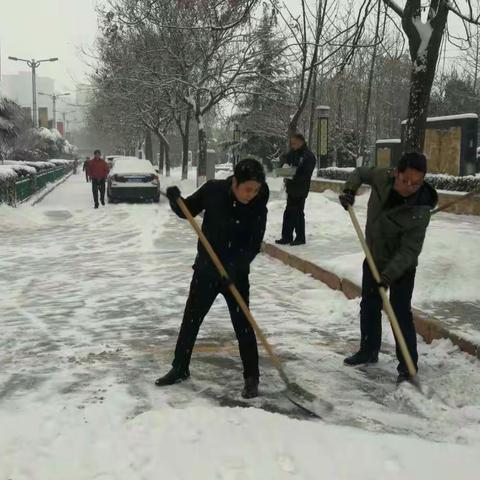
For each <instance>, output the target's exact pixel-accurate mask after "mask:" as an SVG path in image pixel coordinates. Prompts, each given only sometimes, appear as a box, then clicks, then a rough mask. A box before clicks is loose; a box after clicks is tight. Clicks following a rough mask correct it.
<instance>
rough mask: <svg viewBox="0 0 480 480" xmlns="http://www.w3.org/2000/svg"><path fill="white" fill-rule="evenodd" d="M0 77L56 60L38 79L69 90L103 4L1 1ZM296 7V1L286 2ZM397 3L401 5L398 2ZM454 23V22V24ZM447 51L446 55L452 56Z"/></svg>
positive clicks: (79, 77) (94, 0)
mask: <svg viewBox="0 0 480 480" xmlns="http://www.w3.org/2000/svg"><path fill="white" fill-rule="evenodd" d="M0 2H1V4H2V5H1V14H0V42H1V54H2V57H1V67H2V73H3V74H8V73H16V72H18V71H19V70H25V66H24V65H22V64H20V63H17V62H12V61H11V60H8V56H16V57H23V58H36V59H39V58H45V57H47V58H48V57H59V59H60V61H59V62H57V63H46V64H43V65H42V66H41V67H40V69H39V72H38V73H39V75H45V76H48V77H51V78H54V79H55V80H56V88H57V91H60V90H65V89H67V90H68V89H72V88H74V86H75V84H77V83H81V82H83V81H84V80H85V74H86V73H87V72H88V67H87V65H86V61H87V60H86V59H85V57H84V56H83V55H82V54H81V49H82V47H83V48H87V49H88V48H89V47H91V46H92V44H93V42H94V39H95V36H96V33H97V18H96V13H95V6H96V5H97V4H98V3H102V0H0ZM286 3H287V4H290V5H291V6H293V5H295V6H296V5H298V3H299V2H298V0H286ZM400 3H401V4H402V3H404V2H402V1H400ZM455 23H457V22H455ZM452 50H454V49H453V48H452V47H449V49H448V53H447V55H450V56H451V55H452V54H453V55H455V53H454V52H453V51H452Z"/></svg>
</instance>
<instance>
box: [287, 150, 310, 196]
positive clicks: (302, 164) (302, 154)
mask: <svg viewBox="0 0 480 480" xmlns="http://www.w3.org/2000/svg"><path fill="white" fill-rule="evenodd" d="M287 163H288V165H290V166H291V167H296V168H297V170H296V172H295V175H294V176H293V178H292V179H290V180H288V181H287V193H288V194H289V195H290V196H292V197H305V198H306V197H307V196H308V192H309V191H310V181H311V179H312V174H313V171H314V170H315V165H316V164H317V159H316V158H315V155H314V154H313V152H312V151H311V150H309V149H308V148H307V146H306V145H305V146H304V147H303V148H302V149H300V150H290V152H288V154H287Z"/></svg>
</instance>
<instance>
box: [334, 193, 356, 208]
mask: <svg viewBox="0 0 480 480" xmlns="http://www.w3.org/2000/svg"><path fill="white" fill-rule="evenodd" d="M338 199H339V200H340V203H341V204H342V207H343V208H344V209H345V210H348V207H353V204H354V203H355V192H354V191H352V190H345V191H344V192H343V193H342V194H341V195H340V196H339V197H338Z"/></svg>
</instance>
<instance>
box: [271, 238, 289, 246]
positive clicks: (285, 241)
mask: <svg viewBox="0 0 480 480" xmlns="http://www.w3.org/2000/svg"><path fill="white" fill-rule="evenodd" d="M290 242H291V240H285V239H284V238H281V239H280V240H275V243H276V244H277V245H288V244H289V243H290Z"/></svg>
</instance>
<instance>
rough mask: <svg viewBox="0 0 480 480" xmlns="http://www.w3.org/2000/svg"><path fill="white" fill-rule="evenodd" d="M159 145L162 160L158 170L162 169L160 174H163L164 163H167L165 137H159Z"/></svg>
mask: <svg viewBox="0 0 480 480" xmlns="http://www.w3.org/2000/svg"><path fill="white" fill-rule="evenodd" d="M158 143H159V146H160V161H159V164H158V170H159V171H160V175H163V165H164V163H165V144H164V142H163V139H162V138H161V137H159V142H158Z"/></svg>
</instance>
